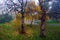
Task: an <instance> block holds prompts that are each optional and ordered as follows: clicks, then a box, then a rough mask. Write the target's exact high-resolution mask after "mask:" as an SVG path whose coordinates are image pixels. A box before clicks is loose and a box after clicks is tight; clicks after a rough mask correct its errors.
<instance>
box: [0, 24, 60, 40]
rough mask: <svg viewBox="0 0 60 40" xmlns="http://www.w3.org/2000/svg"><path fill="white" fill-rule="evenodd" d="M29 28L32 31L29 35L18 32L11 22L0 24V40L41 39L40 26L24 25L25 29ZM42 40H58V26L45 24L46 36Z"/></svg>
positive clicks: (59, 38)
mask: <svg viewBox="0 0 60 40" xmlns="http://www.w3.org/2000/svg"><path fill="white" fill-rule="evenodd" d="M26 29H30V30H31V31H32V32H33V33H31V35H30V34H29V35H28V36H27V35H22V34H20V35H19V34H18V32H17V29H16V28H14V27H13V26H12V25H11V24H0V40H42V39H41V38H40V27H39V26H37V25H33V27H29V25H25V30H26ZM44 40H60V27H59V26H58V27H56V26H51V27H50V26H47V27H46V38H45V39H44Z"/></svg>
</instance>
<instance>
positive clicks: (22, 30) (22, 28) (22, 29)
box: [21, 12, 25, 34]
mask: <svg viewBox="0 0 60 40" xmlns="http://www.w3.org/2000/svg"><path fill="white" fill-rule="evenodd" d="M21 33H22V34H24V33H25V31H24V12H23V13H22V24H21Z"/></svg>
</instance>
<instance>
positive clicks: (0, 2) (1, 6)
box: [0, 0, 60, 14]
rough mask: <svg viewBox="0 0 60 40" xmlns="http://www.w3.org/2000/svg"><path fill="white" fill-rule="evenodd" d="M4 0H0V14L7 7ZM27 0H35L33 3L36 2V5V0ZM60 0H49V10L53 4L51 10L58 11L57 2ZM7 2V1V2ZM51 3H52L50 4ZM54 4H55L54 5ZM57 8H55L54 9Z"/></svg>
mask: <svg viewBox="0 0 60 40" xmlns="http://www.w3.org/2000/svg"><path fill="white" fill-rule="evenodd" d="M5 1H6V0H0V14H2V11H4V10H5V9H6V8H7V6H6V5H5ZM25 1H26V0H24V2H25ZM28 1H35V3H36V5H38V0H28ZM54 1H55V2H56V1H58V2H57V3H55V2H54ZM59 1H60V0H53V1H50V2H49V3H48V5H50V6H49V10H51V9H52V6H53V9H52V10H53V11H54V10H55V11H59V8H58V6H60V2H59ZM14 2H15V3H18V1H17V0H14ZM52 2H53V3H52ZM8 3H9V2H8ZM52 4H53V5H52ZM55 4H56V5H55ZM56 9H57V10H56Z"/></svg>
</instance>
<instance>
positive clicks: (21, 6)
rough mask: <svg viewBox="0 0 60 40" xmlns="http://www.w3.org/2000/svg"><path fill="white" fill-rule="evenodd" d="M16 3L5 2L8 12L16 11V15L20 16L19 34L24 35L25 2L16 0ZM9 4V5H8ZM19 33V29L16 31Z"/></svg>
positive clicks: (8, 0) (9, 0)
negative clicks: (19, 14)
mask: <svg viewBox="0 0 60 40" xmlns="http://www.w3.org/2000/svg"><path fill="white" fill-rule="evenodd" d="M17 1H18V3H16V2H14V1H13V0H7V2H6V4H7V7H8V10H9V12H10V11H14V12H15V11H17V12H18V13H21V14H22V24H21V33H22V34H24V33H25V31H24V12H25V7H26V5H27V0H26V3H25V2H24V1H23V0H17ZM8 2H10V3H8ZM18 31H19V33H20V28H19V29H18Z"/></svg>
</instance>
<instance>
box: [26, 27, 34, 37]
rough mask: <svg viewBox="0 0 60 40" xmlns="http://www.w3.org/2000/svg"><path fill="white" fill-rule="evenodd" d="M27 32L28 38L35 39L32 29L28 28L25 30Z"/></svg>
mask: <svg viewBox="0 0 60 40" xmlns="http://www.w3.org/2000/svg"><path fill="white" fill-rule="evenodd" d="M25 32H26V34H25V35H26V36H27V37H33V33H34V32H33V30H32V29H30V28H27V29H26V30H25Z"/></svg>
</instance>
